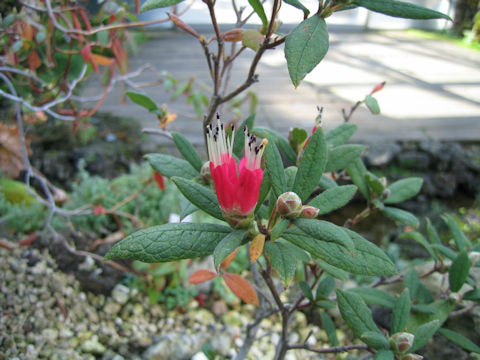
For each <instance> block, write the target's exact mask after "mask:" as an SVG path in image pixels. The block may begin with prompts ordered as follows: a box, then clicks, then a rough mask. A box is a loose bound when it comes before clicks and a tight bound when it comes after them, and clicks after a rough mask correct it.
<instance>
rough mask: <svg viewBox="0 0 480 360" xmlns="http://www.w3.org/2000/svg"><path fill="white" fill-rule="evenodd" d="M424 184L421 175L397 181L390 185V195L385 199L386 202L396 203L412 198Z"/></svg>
mask: <svg viewBox="0 0 480 360" xmlns="http://www.w3.org/2000/svg"><path fill="white" fill-rule="evenodd" d="M422 185H423V179H422V178H420V177H411V178H407V179H402V180H398V181H395V182H394V183H393V184H392V185H390V186H389V187H388V189H389V190H390V195H389V196H388V198H387V199H386V200H385V201H384V203H385V204H395V203H399V202H402V201H405V200H408V199H410V198H411V197H414V196H415V195H417V194H418V192H419V191H420V189H421V188H422Z"/></svg>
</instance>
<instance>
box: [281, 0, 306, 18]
mask: <svg viewBox="0 0 480 360" xmlns="http://www.w3.org/2000/svg"><path fill="white" fill-rule="evenodd" d="M284 1H285V2H286V3H287V4H289V5H292V6H293V7H295V8H297V9H299V10H302V11H303V16H304V17H307V16H308V14H310V10H308V9H307V8H306V7H305V6H303V4H302V3H301V2H300V1H298V0H284Z"/></svg>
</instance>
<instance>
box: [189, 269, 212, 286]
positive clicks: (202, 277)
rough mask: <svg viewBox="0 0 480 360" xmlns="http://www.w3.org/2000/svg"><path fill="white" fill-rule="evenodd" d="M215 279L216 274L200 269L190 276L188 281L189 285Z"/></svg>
mask: <svg viewBox="0 0 480 360" xmlns="http://www.w3.org/2000/svg"><path fill="white" fill-rule="evenodd" d="M216 277H217V273H215V272H213V271H210V270H205V269H200V270H197V271H195V272H194V273H193V274H192V275H190V279H189V280H188V281H190V283H191V284H200V283H202V282H205V281H208V280H212V279H214V278H216Z"/></svg>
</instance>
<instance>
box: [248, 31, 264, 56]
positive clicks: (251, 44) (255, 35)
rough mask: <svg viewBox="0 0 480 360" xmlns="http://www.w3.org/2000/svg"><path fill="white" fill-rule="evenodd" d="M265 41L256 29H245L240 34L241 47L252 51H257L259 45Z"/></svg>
mask: <svg viewBox="0 0 480 360" xmlns="http://www.w3.org/2000/svg"><path fill="white" fill-rule="evenodd" d="M264 40H265V35H263V34H262V33H261V32H260V31H258V30H257V29H247V30H244V31H243V33H242V45H243V46H246V47H248V48H250V49H252V50H253V51H257V50H258V49H259V48H260V44H261V43H263V41H264Z"/></svg>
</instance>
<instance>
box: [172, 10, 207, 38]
mask: <svg viewBox="0 0 480 360" xmlns="http://www.w3.org/2000/svg"><path fill="white" fill-rule="evenodd" d="M168 17H169V18H170V20H171V21H172V22H173V23H174V24H175V25H176V26H177V27H178V28H180V29H182V30H183V31H185V32H187V33H189V34H190V35H192V36H194V37H196V38H197V39H199V38H200V35H199V34H198V33H197V32H196V31H195V30H194V29H193V28H192V27H191V26H189V25H187V24H185V23H184V22H183V21H182V19H180V18H179V17H178V16H177V15H175V14H169V15H168Z"/></svg>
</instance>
